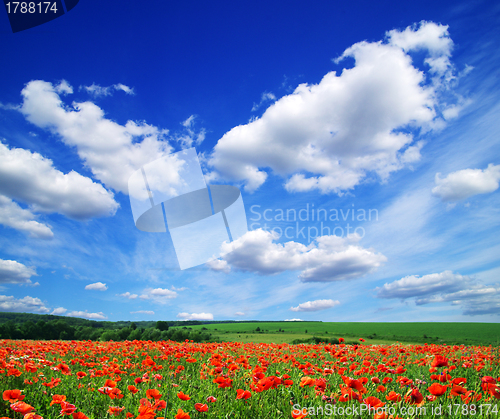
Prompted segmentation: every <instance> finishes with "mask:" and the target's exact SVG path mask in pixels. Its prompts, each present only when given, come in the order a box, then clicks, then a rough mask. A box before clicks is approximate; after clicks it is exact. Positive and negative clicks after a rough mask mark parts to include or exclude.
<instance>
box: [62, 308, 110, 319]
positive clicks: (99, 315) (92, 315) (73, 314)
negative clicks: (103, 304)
mask: <svg viewBox="0 0 500 419" xmlns="http://www.w3.org/2000/svg"><path fill="white" fill-rule="evenodd" d="M66 315H67V316H68V317H81V318H83V319H89V320H105V319H107V317H106V316H105V315H104V313H103V312H99V313H89V312H88V311H87V310H85V311H72V312H70V313H68V314H66Z"/></svg>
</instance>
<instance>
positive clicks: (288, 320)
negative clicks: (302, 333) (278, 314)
mask: <svg viewBox="0 0 500 419" xmlns="http://www.w3.org/2000/svg"><path fill="white" fill-rule="evenodd" d="M285 321H286V322H303V321H304V320H302V319H285Z"/></svg>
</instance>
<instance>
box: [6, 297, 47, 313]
mask: <svg viewBox="0 0 500 419" xmlns="http://www.w3.org/2000/svg"><path fill="white" fill-rule="evenodd" d="M0 311H15V312H33V311H34V312H35V313H48V312H49V311H50V310H49V309H48V308H47V307H45V304H44V303H43V302H42V300H40V299H39V298H33V297H30V296H26V297H24V298H19V299H17V298H14V297H13V296H12V295H10V296H7V295H0Z"/></svg>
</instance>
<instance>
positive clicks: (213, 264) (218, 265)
mask: <svg viewBox="0 0 500 419" xmlns="http://www.w3.org/2000/svg"><path fill="white" fill-rule="evenodd" d="M207 266H208V267H209V268H210V269H212V271H216V272H219V271H221V272H225V273H229V272H230V271H231V267H230V266H229V265H228V263H227V262H226V261H225V260H223V259H212V260H209V261H208V262H207Z"/></svg>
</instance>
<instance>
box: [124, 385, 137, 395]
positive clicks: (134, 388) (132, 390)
mask: <svg viewBox="0 0 500 419" xmlns="http://www.w3.org/2000/svg"><path fill="white" fill-rule="evenodd" d="M127 388H128V391H130V392H131V393H132V394H135V393H137V392H138V391H139V389H137V387H136V386H128V387H127Z"/></svg>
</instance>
